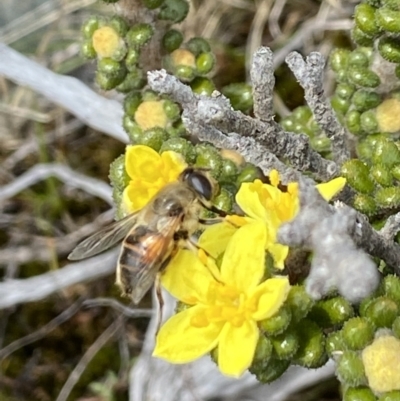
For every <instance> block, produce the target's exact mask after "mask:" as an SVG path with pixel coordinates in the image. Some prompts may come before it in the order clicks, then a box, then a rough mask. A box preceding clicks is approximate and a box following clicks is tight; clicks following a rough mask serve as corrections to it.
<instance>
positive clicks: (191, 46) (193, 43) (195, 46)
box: [186, 37, 211, 56]
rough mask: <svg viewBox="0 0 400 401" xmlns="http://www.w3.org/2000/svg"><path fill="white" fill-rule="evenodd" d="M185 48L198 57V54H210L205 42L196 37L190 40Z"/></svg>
mask: <svg viewBox="0 0 400 401" xmlns="http://www.w3.org/2000/svg"><path fill="white" fill-rule="evenodd" d="M186 47H187V49H188V50H190V51H191V52H192V53H193V54H194V55H195V56H198V55H199V54H200V53H209V52H211V47H210V44H209V43H208V42H207V40H205V39H203V38H200V37H196V38H192V39H190V40H189V41H188V42H187V44H186Z"/></svg>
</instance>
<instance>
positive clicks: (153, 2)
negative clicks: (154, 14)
mask: <svg viewBox="0 0 400 401" xmlns="http://www.w3.org/2000/svg"><path fill="white" fill-rule="evenodd" d="M142 2H143V4H144V6H145V7H147V8H148V9H150V10H154V9H156V8H158V7H161V5H162V4H163V3H164V0H142Z"/></svg>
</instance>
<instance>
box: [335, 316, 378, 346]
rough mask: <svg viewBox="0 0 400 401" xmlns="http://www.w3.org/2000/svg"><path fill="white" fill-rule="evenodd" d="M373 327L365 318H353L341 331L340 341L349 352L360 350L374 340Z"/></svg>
mask: <svg viewBox="0 0 400 401" xmlns="http://www.w3.org/2000/svg"><path fill="white" fill-rule="evenodd" d="M374 334H375V330H374V327H373V325H372V324H371V323H370V322H369V321H368V320H367V319H365V318H362V317H353V318H351V319H349V320H348V321H347V322H346V323H345V324H344V325H343V329H342V336H341V337H342V339H343V342H344V344H345V345H346V347H347V348H348V349H350V350H354V351H357V350H361V349H363V348H365V347H366V346H367V345H368V344H370V343H371V342H372V341H373V339H374Z"/></svg>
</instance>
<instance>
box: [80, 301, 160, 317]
mask: <svg viewBox="0 0 400 401" xmlns="http://www.w3.org/2000/svg"><path fill="white" fill-rule="evenodd" d="M83 306H85V307H87V308H97V307H99V306H108V307H111V308H113V309H115V310H116V311H117V312H120V313H122V314H123V315H124V316H126V317H152V316H153V315H154V311H153V310H152V309H139V308H130V307H128V306H126V305H123V304H121V302H118V301H117V300H116V299H113V298H94V299H87V300H86V301H84V302H83Z"/></svg>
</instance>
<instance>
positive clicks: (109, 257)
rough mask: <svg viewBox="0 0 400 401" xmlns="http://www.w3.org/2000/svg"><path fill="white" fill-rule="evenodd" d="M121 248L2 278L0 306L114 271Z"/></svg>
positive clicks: (13, 303) (34, 297)
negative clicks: (14, 277) (30, 273)
mask: <svg viewBox="0 0 400 401" xmlns="http://www.w3.org/2000/svg"><path fill="white" fill-rule="evenodd" d="M118 251H119V250H116V249H115V250H112V251H109V252H106V253H104V254H103V255H99V256H95V257H93V258H91V259H88V260H82V261H80V262H77V263H71V264H69V265H68V266H65V267H63V268H62V269H59V270H56V271H51V272H49V273H44V274H41V275H39V276H35V277H31V278H27V279H21V280H9V281H5V282H2V283H0V294H1V296H0V309H3V308H8V307H10V306H13V305H17V304H21V303H26V302H33V301H39V300H41V299H43V298H46V297H47V296H49V295H51V294H54V293H55V292H57V291H59V290H62V289H63V288H66V287H69V286H71V285H74V284H77V283H83V282H87V281H93V280H96V279H99V278H101V277H104V276H106V275H108V274H111V273H113V272H114V271H115V266H116V261H117V255H118Z"/></svg>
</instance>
